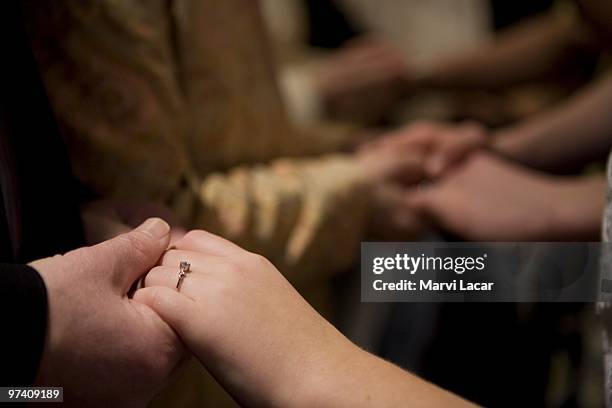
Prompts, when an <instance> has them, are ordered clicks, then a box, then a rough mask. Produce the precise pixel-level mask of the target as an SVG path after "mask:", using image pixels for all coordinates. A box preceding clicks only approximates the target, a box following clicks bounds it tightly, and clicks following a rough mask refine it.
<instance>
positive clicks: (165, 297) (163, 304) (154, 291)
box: [133, 286, 197, 343]
mask: <svg viewBox="0 0 612 408" xmlns="http://www.w3.org/2000/svg"><path fill="white" fill-rule="evenodd" d="M133 300H134V301H135V302H140V303H142V304H144V305H146V306H148V307H150V308H151V309H153V311H154V312H155V313H157V314H158V315H159V317H161V319H162V320H164V321H165V322H166V323H167V324H168V325H170V326H171V327H172V328H173V329H174V330H175V331H176V332H177V333H178V335H179V336H180V337H181V338H183V341H184V342H185V343H188V340H189V339H188V338H186V337H188V335H187V333H188V332H189V327H190V324H191V321H190V320H189V319H190V318H193V316H195V315H197V314H196V313H194V311H193V309H194V308H195V305H196V304H195V302H194V301H193V300H191V299H190V298H188V297H187V296H184V295H182V294H180V293H179V292H177V291H176V290H174V289H170V288H167V287H164V286H150V287H147V288H143V289H139V290H137V291H136V293H134V298H133Z"/></svg>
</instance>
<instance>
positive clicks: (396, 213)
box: [357, 122, 600, 241]
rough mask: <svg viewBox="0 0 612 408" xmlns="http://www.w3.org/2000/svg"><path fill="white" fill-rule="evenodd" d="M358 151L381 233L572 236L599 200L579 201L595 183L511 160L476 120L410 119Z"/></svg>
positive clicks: (410, 235)
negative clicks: (433, 231)
mask: <svg viewBox="0 0 612 408" xmlns="http://www.w3.org/2000/svg"><path fill="white" fill-rule="evenodd" d="M357 155H358V158H359V161H360V162H361V163H362V166H363V168H364V169H366V171H368V173H369V174H370V175H371V176H372V179H373V180H375V181H374V183H373V186H374V197H375V199H374V211H373V212H372V214H373V222H372V225H373V228H374V233H375V234H376V235H377V236H378V237H381V238H383V239H396V240H402V239H404V240H405V239H418V238H419V236H420V235H421V234H423V233H424V231H426V230H427V229H431V228H438V229H440V230H443V231H445V232H448V233H451V234H453V235H455V236H456V237H458V238H460V239H469V240H473V241H529V240H559V239H566V238H570V239H575V238H577V237H578V238H580V237H579V234H580V225H581V224H585V223H586V222H585V220H583V219H582V217H583V214H589V213H592V211H591V212H589V211H588V209H587V208H584V207H585V206H589V205H593V206H597V205H599V203H588V202H585V200H582V199H581V197H583V196H584V195H585V194H587V193H588V191H589V190H590V189H591V188H600V186H598V184H597V183H599V182H598V181H596V180H594V181H593V183H589V182H588V181H587V182H586V183H585V182H584V178H582V179H579V178H572V177H564V178H561V177H554V176H551V175H548V174H546V173H541V172H539V171H536V170H532V169H528V168H526V167H523V166H521V165H519V164H516V163H513V162H512V161H511V160H509V159H506V158H505V157H504V152H503V151H502V149H499V148H498V147H497V146H496V143H495V141H494V139H493V137H492V136H491V135H490V133H489V131H488V130H487V129H486V128H484V127H483V126H481V125H479V124H478V123H475V122H465V123H460V124H441V123H430V122H419V123H415V124H411V125H408V126H406V127H404V128H401V129H399V130H396V131H394V132H392V133H389V134H386V135H383V136H381V137H379V138H377V139H374V140H373V141H370V142H367V143H365V144H363V145H362V146H361V147H360V148H359V150H358V152H357ZM590 184H593V186H591V185H590ZM583 193H584V194H583ZM583 210H586V211H583Z"/></svg>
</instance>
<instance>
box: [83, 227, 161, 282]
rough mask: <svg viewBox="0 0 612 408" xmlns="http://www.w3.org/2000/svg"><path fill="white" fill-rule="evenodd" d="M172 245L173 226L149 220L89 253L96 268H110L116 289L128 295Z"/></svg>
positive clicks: (99, 245) (90, 250)
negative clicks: (130, 289)
mask: <svg viewBox="0 0 612 408" xmlns="http://www.w3.org/2000/svg"><path fill="white" fill-rule="evenodd" d="M169 242H170V226H169V225H168V224H167V223H166V222H165V221H164V220H162V219H161V218H149V219H148V220H146V221H145V222H144V223H142V224H141V225H140V226H139V227H138V228H136V229H134V230H132V231H130V232H127V233H125V234H121V235H119V236H118V237H115V238H113V239H110V240H108V241H104V242H102V243H100V244H98V245H95V246H93V247H90V248H87V249H86V251H88V253H87V256H88V257H89V258H90V261H91V262H92V263H93V264H96V265H104V266H105V267H106V268H108V272H109V276H110V277H111V279H112V283H113V286H115V287H117V288H118V289H120V291H121V294H125V293H127V291H128V289H129V288H130V287H131V286H132V284H133V283H134V282H135V281H136V280H137V279H138V278H139V277H140V276H142V275H143V274H144V273H146V272H147V271H148V270H149V269H151V268H152V267H153V266H154V265H155V264H156V263H157V261H158V260H159V258H160V257H161V255H162V254H163V252H164V251H165V250H166V248H168V244H169Z"/></svg>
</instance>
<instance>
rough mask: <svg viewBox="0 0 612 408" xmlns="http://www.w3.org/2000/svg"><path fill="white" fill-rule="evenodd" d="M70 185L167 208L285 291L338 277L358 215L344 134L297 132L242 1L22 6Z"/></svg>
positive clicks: (356, 185)
mask: <svg viewBox="0 0 612 408" xmlns="http://www.w3.org/2000/svg"><path fill="white" fill-rule="evenodd" d="M26 5H27V7H26V18H27V20H28V22H29V27H30V32H31V37H32V41H33V44H34V48H35V52H36V57H37V60H38V61H39V65H40V67H41V72H42V74H43V78H44V81H45V84H46V86H47V90H48V95H49V98H50V100H51V102H52V105H53V108H54V110H55V112H56V115H57V117H58V120H59V122H60V125H61V127H62V130H63V134H64V135H65V138H66V141H67V145H68V146H69V150H70V153H71V156H72V159H73V166H74V170H75V172H76V174H77V175H78V177H79V178H80V179H81V180H82V181H83V182H84V183H85V184H86V185H87V186H89V187H91V188H92V189H93V190H94V191H95V192H97V193H99V194H101V195H104V196H112V197H120V198H137V199H148V200H154V201H158V202H163V203H165V204H168V205H170V206H171V207H172V208H173V209H174V210H175V211H176V212H177V213H178V214H179V216H180V217H182V218H183V220H184V221H185V222H187V223H188V224H189V225H190V226H191V227H199V228H205V229H208V230H211V231H213V232H216V233H219V234H221V235H223V236H226V237H228V238H231V239H233V240H235V241H237V242H238V243H239V244H242V245H244V246H246V247H247V248H249V249H251V250H256V251H259V252H262V253H263V254H264V255H266V256H268V257H270V258H271V259H272V260H273V261H274V262H276V263H277V265H278V266H279V267H280V268H281V270H284V271H285V272H287V273H289V274H290V275H291V276H292V277H294V278H295V280H297V281H299V280H300V279H306V278H308V279H311V278H313V276H316V275H317V274H319V275H321V274H323V275H324V274H326V273H328V272H329V271H331V270H335V269H338V268H342V267H345V266H347V265H348V264H349V263H350V262H351V260H352V259H353V257H354V254H355V250H356V249H357V248H358V243H359V241H360V239H361V236H362V232H363V229H364V224H365V217H366V212H367V194H364V189H365V188H366V187H365V185H364V183H363V179H364V177H363V175H362V174H360V172H359V171H358V170H357V168H356V166H355V164H354V163H353V161H352V160H351V159H350V158H349V157H348V156H342V155H327V156H321V154H323V153H332V152H334V151H337V150H338V149H340V148H342V147H343V146H344V145H346V142H347V137H346V135H347V132H345V131H343V130H337V129H327V130H326V131H320V130H314V131H313V130H310V131H305V130H297V129H295V128H294V127H293V126H292V124H291V123H289V121H288V119H287V117H286V114H285V110H284V107H283V103H282V100H281V98H280V96H279V92H278V89H277V86H276V84H275V70H274V66H273V63H272V56H271V55H270V48H269V46H268V43H267V39H266V37H265V30H264V29H263V27H262V23H261V16H260V14H259V10H258V8H257V2H254V1H252V0H223V1H217V0H175V1H165V0H164V1H162V0H147V1H139V0H97V1H94V0H87V1H85V0H63V1H51V0H47V1H33V0H29V1H26Z"/></svg>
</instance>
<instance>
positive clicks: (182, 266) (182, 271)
mask: <svg viewBox="0 0 612 408" xmlns="http://www.w3.org/2000/svg"><path fill="white" fill-rule="evenodd" d="M190 267H191V264H190V263H189V262H187V261H181V262H180V263H179V273H178V281H177V282H176V290H177V291H178V290H180V286H181V283H182V282H183V279H185V275H187V272H189V268H190Z"/></svg>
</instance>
